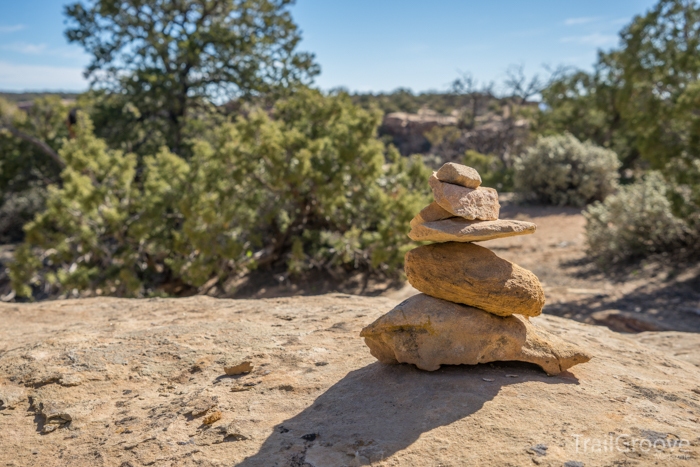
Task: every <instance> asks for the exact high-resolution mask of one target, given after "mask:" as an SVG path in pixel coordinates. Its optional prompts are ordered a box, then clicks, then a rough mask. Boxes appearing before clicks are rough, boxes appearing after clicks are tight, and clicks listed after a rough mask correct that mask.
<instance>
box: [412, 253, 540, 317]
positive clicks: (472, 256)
mask: <svg viewBox="0 0 700 467" xmlns="http://www.w3.org/2000/svg"><path fill="white" fill-rule="evenodd" d="M404 269H405V271H406V276H407V277H408V281H409V282H410V283H411V285H412V286H413V287H415V288H416V289H418V290H420V291H421V292H423V293H425V294H428V295H431V296H433V297H437V298H442V299H443V300H449V301H451V302H456V303H462V304H464V305H470V306H474V307H477V308H480V309H482V310H486V311H488V312H489V313H493V314H495V315H499V316H509V315H512V314H521V315H525V316H537V315H539V314H540V313H542V307H543V306H544V291H543V290H542V286H541V285H540V281H539V279H537V276H535V275H534V274H533V273H531V272H530V271H528V270H527V269H523V268H521V267H520V266H518V265H517V264H514V263H511V262H510V261H507V260H505V259H503V258H499V257H498V256H496V254H495V253H494V252H492V251H491V250H489V249H488V248H484V247H481V246H477V245H474V244H473V243H456V242H448V243H435V244H432V245H425V246H420V247H418V248H415V249H413V250H411V251H409V252H408V253H406V259H405V264H404Z"/></svg>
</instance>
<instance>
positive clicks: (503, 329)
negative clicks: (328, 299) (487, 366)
mask: <svg viewBox="0 0 700 467" xmlns="http://www.w3.org/2000/svg"><path fill="white" fill-rule="evenodd" d="M429 182H430V187H431V188H432V190H433V195H434V197H435V201H434V202H433V203H431V204H430V205H429V206H427V207H426V208H424V209H423V210H422V211H421V212H420V213H418V215H417V216H416V217H414V218H413V220H411V231H410V232H409V234H408V236H409V237H410V238H411V239H412V240H415V241H425V242H434V243H432V244H429V245H424V246H420V247H418V248H415V249H413V250H411V251H409V252H408V253H406V259H405V270H406V276H407V277H408V281H409V282H410V283H411V285H413V286H414V287H415V288H416V289H418V290H419V291H421V292H423V293H421V294H418V295H415V296H413V297H411V298H409V299H407V300H405V301H404V302H402V303H401V304H399V305H398V306H397V307H396V308H394V309H393V310H391V311H390V312H389V313H387V314H385V315H384V316H382V317H380V318H379V319H377V320H376V321H375V322H374V323H372V324H370V325H369V326H367V327H365V328H364V329H363V330H362V332H361V333H360V336H361V337H364V338H365V343H366V344H367V346H368V347H369V349H370V352H371V353H372V355H373V356H374V357H376V358H377V359H378V360H379V361H381V362H383V363H390V364H396V363H413V364H415V365H416V366H417V367H418V368H420V369H423V370H428V371H434V370H437V369H438V368H440V365H459V364H467V365H475V364H477V363H487V362H493V361H515V360H517V361H524V362H530V363H534V364H536V365H539V366H540V367H542V369H544V371H545V372H546V373H547V374H549V375H556V374H558V373H560V372H562V371H565V370H567V369H568V368H570V367H572V366H573V365H576V364H578V363H584V362H587V361H588V360H590V358H591V357H590V356H589V355H587V354H586V353H585V352H584V351H582V350H581V349H580V348H578V347H577V346H575V345H574V344H571V343H569V342H566V341H564V340H563V339H560V338H558V337H557V336H554V335H552V334H550V333H548V332H547V331H545V330H543V329H540V328H538V327H536V326H535V325H534V324H532V323H531V322H530V320H529V317H531V316H537V315H539V314H540V313H542V308H543V307H544V303H545V297H544V291H543V290H542V286H541V284H540V281H539V279H537V276H535V275H534V274H533V273H532V272H530V271H528V270H527V269H524V268H521V267H520V266H518V265H517V264H514V263H511V262H510V261H507V260H505V259H503V258H499V257H498V256H496V254H494V253H493V252H492V251H491V250H489V249H488V248H484V247H482V246H478V245H476V244H474V243H473V242H479V241H486V240H492V239H495V238H503V237H510V236H515V235H527V234H532V233H534V232H535V229H536V226H535V224H533V223H531V222H523V221H516V220H501V219H499V218H498V215H499V211H500V204H499V203H498V193H497V192H496V190H494V189H493V188H485V187H482V186H481V177H480V176H479V174H478V172H477V171H476V170H474V169H473V168H471V167H467V166H464V165H459V164H454V163H447V164H445V165H443V166H442V167H441V168H440V170H438V171H437V172H435V173H433V174H432V176H431V177H430V181H429Z"/></svg>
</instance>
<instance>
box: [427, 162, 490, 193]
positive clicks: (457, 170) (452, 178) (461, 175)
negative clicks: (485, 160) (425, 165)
mask: <svg viewBox="0 0 700 467" xmlns="http://www.w3.org/2000/svg"><path fill="white" fill-rule="evenodd" d="M435 175H436V176H437V178H438V180H440V181H443V182H446V183H452V184H454V185H460V186H463V187H465V188H478V187H479V185H481V176H480V175H479V172H477V171H476V170H475V169H473V168H471V167H468V166H466V165H462V164H455V163H454V162H448V163H446V164H445V165H443V166H442V167H440V169H439V170H438V171H437V172H436V173H435Z"/></svg>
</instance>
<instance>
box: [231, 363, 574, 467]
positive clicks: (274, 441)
mask: <svg viewBox="0 0 700 467" xmlns="http://www.w3.org/2000/svg"><path fill="white" fill-rule="evenodd" d="M507 373H517V375H518V377H517V378H510V377H506V376H505V375H506V374H507ZM485 379H486V380H485ZM524 381H541V382H544V383H548V384H578V380H577V379H576V377H575V376H574V375H573V374H571V373H568V372H564V373H562V374H560V375H558V376H552V377H548V376H546V375H545V373H544V372H543V371H542V370H541V369H540V368H539V367H537V366H535V365H531V364H528V363H521V362H499V363H494V364H487V365H474V366H467V365H459V366H443V367H442V368H441V369H440V370H437V371H434V372H426V371H421V370H418V369H416V368H415V367H414V366H413V365H405V364H404V365H384V364H381V363H378V362H375V363H372V364H370V365H367V366H366V367H364V368H360V369H358V370H355V371H351V372H350V373H348V374H347V375H346V376H345V377H344V378H343V379H342V380H340V381H338V382H337V383H336V384H334V385H333V386H332V387H331V388H329V389H328V390H327V391H326V392H325V393H323V394H322V395H321V396H319V397H318V398H317V399H316V400H315V401H314V402H313V404H312V405H311V406H309V407H307V408H306V409H304V410H303V411H302V412H300V413H299V414H297V415H295V416H294V417H292V418H289V419H287V420H285V421H284V422H282V423H280V424H279V425H277V426H275V428H274V430H273V433H272V434H271V435H270V436H269V437H268V438H267V439H266V440H265V441H264V442H263V444H262V446H261V447H260V449H259V451H258V452H257V453H256V454H255V455H253V456H251V457H248V458H246V459H245V460H243V461H242V462H241V463H239V464H237V465H239V466H243V467H252V466H270V465H279V466H305V465H309V464H311V465H329V466H330V465H334V466H335V465H337V466H343V465H347V466H351V465H353V466H355V465H370V464H372V463H374V462H377V461H380V460H382V459H385V458H387V457H389V456H391V455H392V454H394V453H396V452H399V451H402V450H404V449H406V448H408V447H409V446H411V445H412V444H413V443H414V442H415V441H416V440H417V439H418V438H419V437H420V436H421V435H422V434H423V433H426V432H428V431H430V430H433V429H434V428H437V427H440V426H445V425H450V424H452V423H454V422H456V421H458V420H461V419H464V418H466V417H469V416H471V415H472V414H474V413H476V412H477V411H479V410H480V409H481V408H482V407H483V406H484V404H485V403H486V402H488V401H491V400H493V399H494V398H495V397H496V396H497V395H498V393H499V391H500V390H501V388H502V387H504V386H506V385H509V384H517V383H522V382H524Z"/></svg>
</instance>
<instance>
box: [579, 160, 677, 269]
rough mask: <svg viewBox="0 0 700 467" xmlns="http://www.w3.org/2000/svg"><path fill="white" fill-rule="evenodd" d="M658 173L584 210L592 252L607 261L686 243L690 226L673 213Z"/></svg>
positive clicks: (627, 186) (671, 248)
mask: <svg viewBox="0 0 700 467" xmlns="http://www.w3.org/2000/svg"><path fill="white" fill-rule="evenodd" d="M668 195H669V188H668V184H667V182H666V181H665V180H664V178H663V177H662V175H661V174H660V173H659V172H650V173H649V174H648V175H647V176H646V177H645V178H644V179H643V180H640V181H637V182H635V183H633V184H631V185H626V186H623V187H621V188H620V190H619V191H618V192H617V193H616V194H614V195H611V196H608V197H607V198H606V199H605V201H603V202H602V203H601V202H597V203H594V204H592V205H591V206H589V207H588V209H587V210H586V211H584V216H585V217H586V220H587V224H586V234H587V236H588V246H589V250H590V253H591V254H592V255H593V256H595V257H598V258H600V259H601V260H603V261H604V262H611V261H618V260H623V259H629V258H634V257H639V256H645V255H648V254H650V253H658V252H662V251H670V250H673V249H675V248H677V247H679V246H681V245H683V244H684V243H685V240H686V238H687V234H688V230H687V224H686V223H685V222H684V221H683V220H682V219H680V218H678V217H676V216H675V215H674V214H673V209H672V204H671V202H670V201H669V198H668Z"/></svg>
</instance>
